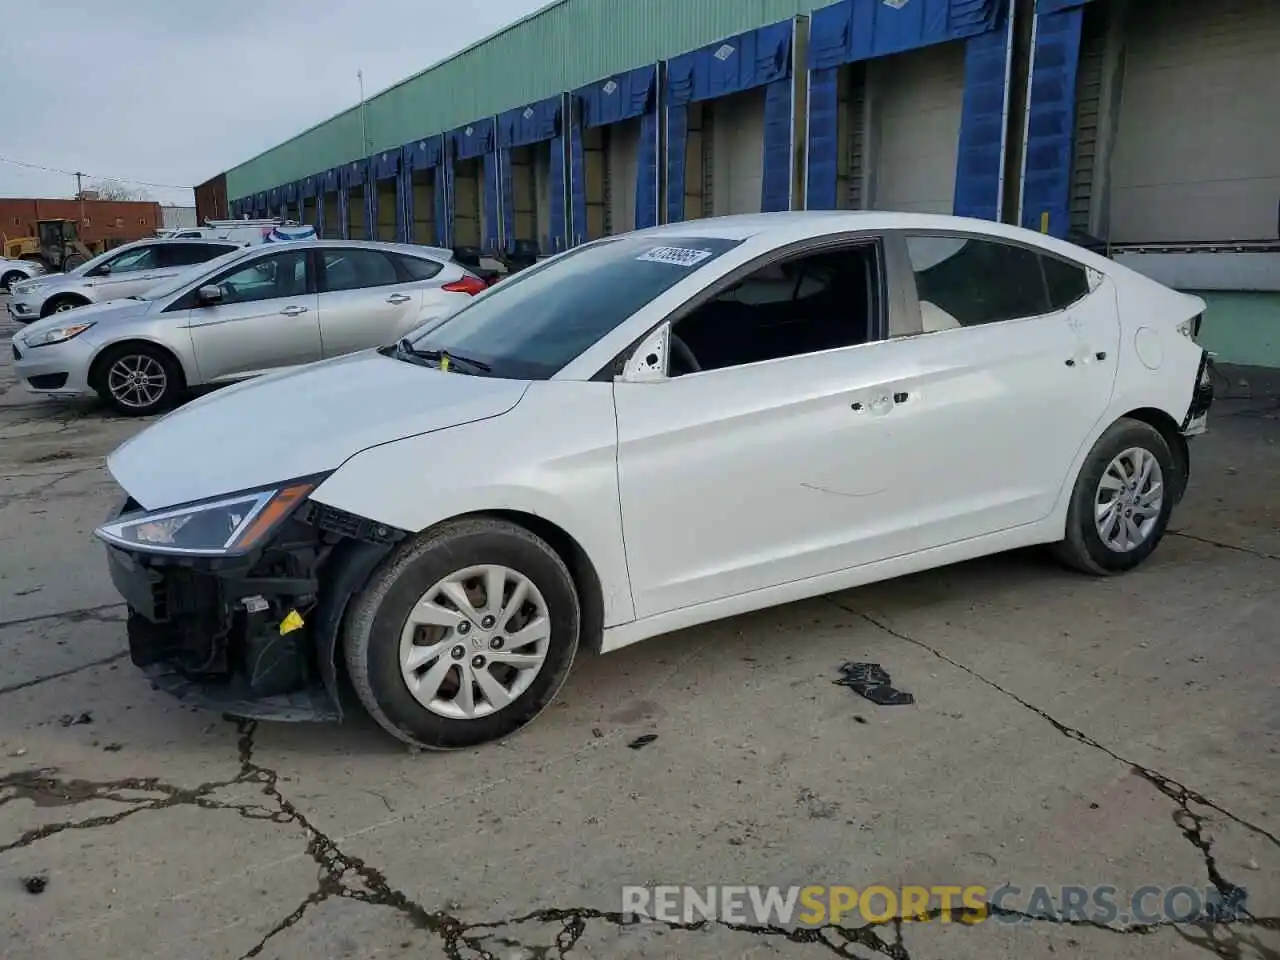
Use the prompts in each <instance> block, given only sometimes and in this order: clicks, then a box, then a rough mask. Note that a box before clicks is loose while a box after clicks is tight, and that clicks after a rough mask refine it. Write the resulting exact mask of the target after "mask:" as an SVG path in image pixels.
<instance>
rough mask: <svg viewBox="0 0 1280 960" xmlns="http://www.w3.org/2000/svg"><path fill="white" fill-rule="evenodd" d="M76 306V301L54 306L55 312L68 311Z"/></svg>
mask: <svg viewBox="0 0 1280 960" xmlns="http://www.w3.org/2000/svg"><path fill="white" fill-rule="evenodd" d="M75 308H76V305H75V304H74V303H60V304H58V305H57V306H56V307H54V308H53V312H54V313H66V312H67V311H68V310H74V309H75Z"/></svg>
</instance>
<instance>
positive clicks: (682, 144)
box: [225, 0, 1280, 366]
mask: <svg viewBox="0 0 1280 960" xmlns="http://www.w3.org/2000/svg"><path fill="white" fill-rule="evenodd" d="M1277 62H1280V3H1276V2H1275V0H1215V2H1206V0H840V2H837V3H830V2H829V0H630V2H627V3H618V2H617V0H559V2H557V3H554V4H552V5H550V6H548V7H546V8H544V9H542V10H540V11H538V12H537V13H535V14H533V15H531V16H529V17H527V18H525V19H523V20H521V21H519V22H517V23H515V24H513V25H512V26H511V27H509V28H507V29H506V30H504V31H502V32H500V33H498V34H496V35H494V36H492V37H489V38H488V39H486V40H484V41H482V42H480V43H478V44H476V45H474V46H472V47H470V48H468V49H466V50H464V51H462V52H461V53H459V54H457V55H455V56H453V57H451V58H449V59H447V60H445V61H444V62H442V63H440V64H437V65H436V66H434V67H431V68H430V69H428V70H426V71H424V72H422V73H420V74H418V75H416V76H414V77H411V78H409V79H407V80H405V81H403V82H402V83H400V84H397V85H396V86H394V87H391V88H390V89H388V90H385V91H383V92H382V93H380V94H378V95H377V96H375V97H373V98H371V99H370V100H368V101H367V102H366V104H365V105H364V106H363V108H361V107H356V108H352V109H351V110H348V111H346V112H344V113H342V114H340V115H338V116H337V117H334V118H332V119H331V120H328V121H326V122H325V123H322V124H320V125H318V126H316V127H313V128H311V129H310V130H307V131H305V132H303V133H301V134H298V135H297V136H295V137H293V138H292V139H290V140H288V141H286V142H285V143H282V144H281V145H280V146H278V147H275V148H273V149H272V150H269V151H267V152H266V153H264V154H262V155H260V156H258V157H255V158H253V159H252V160H249V161H247V162H245V163H243V164H241V165H239V166H238V167H235V168H234V169H232V170H229V171H227V172H226V174H225V185H226V186H225V196H226V197H227V198H228V202H229V207H230V212H231V213H232V215H236V216H267V215H285V216H289V217H294V218H297V219H300V220H302V221H304V222H307V223H314V224H315V225H316V226H317V228H318V229H319V231H320V232H321V234H322V235H324V236H333V237H347V238H377V239H386V240H392V239H399V240H405V241H410V242H417V243H436V244H441V245H445V246H450V247H455V248H458V247H474V248H478V249H480V250H483V251H485V252H488V253H490V254H495V255H497V254H501V253H503V252H513V251H516V250H517V249H522V250H536V251H537V252H539V253H540V254H542V255H547V254H553V253H556V252H558V251H560V250H563V249H566V248H567V247H570V246H573V245H576V244H579V243H583V242H585V241H588V240H592V239H595V238H597V237H600V236H605V235H609V234H614V233H619V232H623V231H626V230H630V229H633V228H636V227H643V226H647V225H651V224H656V223H663V222H673V221H678V220H683V219H690V218H694V217H702V216H715V215H721V214H729V213H748V212H757V211H762V210H764V211H769V210H787V209H801V208H808V209H830V208H846V209H872V208H874V209H901V210H920V211H933V212H944V213H949V212H955V213H959V214H964V215H968V216H976V217H983V218H988V219H998V220H1005V221H1010V222H1019V223H1021V224H1023V225H1024V226H1027V227H1029V228H1031V229H1035V230H1041V231H1044V232H1048V233H1052V234H1054V235H1057V236H1062V237H1068V238H1070V239H1073V240H1076V241H1077V242H1081V243H1086V244H1089V245H1094V246H1097V247H1099V248H1103V249H1106V250H1107V251H1108V252H1109V253H1110V254H1111V255H1112V256H1114V257H1116V258H1117V259H1118V260H1121V261H1123V262H1125V263H1128V264H1130V265H1132V266H1134V267H1136V268H1137V269H1139V270H1141V271H1142V272H1144V273H1147V274H1149V275H1151V276H1155V277H1157V278H1158V279H1160V280H1162V281H1165V282H1167V283H1170V284H1171V285H1173V286H1176V287H1178V288H1180V289H1186V290H1194V291H1196V292H1199V293H1201V295H1203V296H1205V298H1206V299H1207V300H1209V301H1210V303H1211V309H1210V312H1209V315H1208V317H1207V318H1206V322H1205V326H1204V338H1205V340H1206V344H1207V345H1208V346H1209V347H1210V349H1214V350H1217V351H1218V352H1219V353H1220V356H1221V359H1224V360H1230V361H1234V362H1242V363H1259V364H1267V365H1276V366H1280V114H1277V111H1276V106H1275V105H1276V104H1277V103H1280V71H1277V70H1276V69H1274V64H1275V63H1277ZM362 110H363V112H364V116H363V118H362V115H361V114H362ZM366 127H367V135H368V140H367V142H364V134H363V133H362V129H364V128H366Z"/></svg>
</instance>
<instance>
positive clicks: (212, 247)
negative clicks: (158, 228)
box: [160, 243, 236, 267]
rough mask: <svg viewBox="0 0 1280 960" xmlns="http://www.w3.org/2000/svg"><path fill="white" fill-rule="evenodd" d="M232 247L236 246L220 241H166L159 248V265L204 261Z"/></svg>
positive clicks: (179, 264)
mask: <svg viewBox="0 0 1280 960" xmlns="http://www.w3.org/2000/svg"><path fill="white" fill-rule="evenodd" d="M234 249H236V248H235V247H232V246H224V245H222V244H220V243H168V244H165V245H164V246H163V247H162V248H161V250H160V265H161V266H162V267H188V266H191V265H192V264H195V263H205V262H206V261H208V260H212V259H213V258H214V257H220V256H222V255H223V254H224V253H230V252H231V251H232V250H234Z"/></svg>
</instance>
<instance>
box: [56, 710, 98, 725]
mask: <svg viewBox="0 0 1280 960" xmlns="http://www.w3.org/2000/svg"><path fill="white" fill-rule="evenodd" d="M58 722H59V723H60V724H62V725H63V726H64V727H78V726H81V725H83V724H86V723H93V714H92V713H89V712H88V711H86V712H84V713H64V714H63V715H62V716H61V717H59V718H58Z"/></svg>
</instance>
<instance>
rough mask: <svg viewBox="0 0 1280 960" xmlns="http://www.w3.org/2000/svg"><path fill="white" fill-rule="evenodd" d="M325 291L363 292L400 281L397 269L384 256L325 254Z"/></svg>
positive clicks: (371, 252)
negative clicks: (367, 288) (366, 289)
mask: <svg viewBox="0 0 1280 960" xmlns="http://www.w3.org/2000/svg"><path fill="white" fill-rule="evenodd" d="M324 273H325V285H324V290H326V291H329V292H336V291H339V290H363V289H365V288H366V287H386V286H390V285H392V284H395V283H399V282H400V277H399V275H398V274H397V273H396V268H395V267H394V266H393V265H392V263H391V260H390V259H388V257H387V256H386V254H383V253H380V252H379V251H377V250H356V249H352V250H342V249H339V250H326V251H324Z"/></svg>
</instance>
